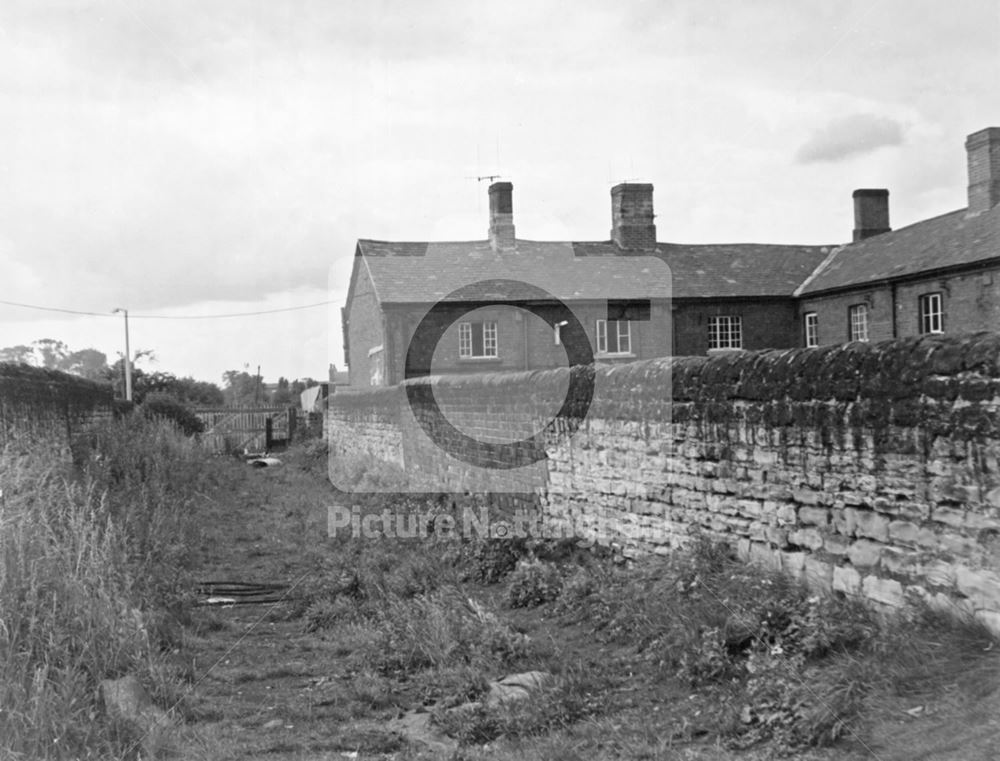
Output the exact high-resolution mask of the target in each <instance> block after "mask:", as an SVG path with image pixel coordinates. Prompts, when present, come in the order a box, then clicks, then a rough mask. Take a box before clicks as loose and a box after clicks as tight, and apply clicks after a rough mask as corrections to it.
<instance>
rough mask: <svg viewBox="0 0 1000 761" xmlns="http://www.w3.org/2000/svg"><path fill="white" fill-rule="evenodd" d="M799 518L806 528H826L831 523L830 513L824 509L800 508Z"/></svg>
mask: <svg viewBox="0 0 1000 761" xmlns="http://www.w3.org/2000/svg"><path fill="white" fill-rule="evenodd" d="M798 517H799V523H801V524H802V525H804V526H826V525H827V524H828V523H829V522H830V511H829V510H827V509H826V508H823V507H800V508H799V513H798Z"/></svg>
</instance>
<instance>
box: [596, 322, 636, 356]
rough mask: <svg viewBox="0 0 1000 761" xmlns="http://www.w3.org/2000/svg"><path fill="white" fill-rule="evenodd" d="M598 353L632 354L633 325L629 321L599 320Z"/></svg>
mask: <svg viewBox="0 0 1000 761" xmlns="http://www.w3.org/2000/svg"><path fill="white" fill-rule="evenodd" d="M597 353H598V354H631V353H632V323H631V322H629V321H628V320H598V321H597Z"/></svg>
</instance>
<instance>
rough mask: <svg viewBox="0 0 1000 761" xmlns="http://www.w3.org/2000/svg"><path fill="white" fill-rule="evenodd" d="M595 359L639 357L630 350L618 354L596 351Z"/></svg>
mask: <svg viewBox="0 0 1000 761" xmlns="http://www.w3.org/2000/svg"><path fill="white" fill-rule="evenodd" d="M594 359H637V357H636V355H635V354H633V353H632V352H630V351H626V352H620V353H618V354H608V353H607V352H604V353H595V354H594Z"/></svg>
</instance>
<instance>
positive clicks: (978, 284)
mask: <svg viewBox="0 0 1000 761" xmlns="http://www.w3.org/2000/svg"><path fill="white" fill-rule="evenodd" d="M925 293H940V294H941V300H942V305H943V308H944V330H945V333H969V332H972V331H977V330H996V329H997V328H998V326H1000V268H998V267H993V268H989V269H984V270H982V271H979V272H972V273H966V274H960V275H948V276H945V277H938V278H928V279H925V280H917V281H912V282H907V283H900V284H898V285H897V286H896V331H897V332H896V335H897V336H898V337H899V338H906V337H907V336H916V335H919V334H920V323H919V303H920V296H921V295H922V294H925ZM892 299H893V296H892V289H891V288H890V287H889V286H881V287H877V288H870V289H859V290H857V291H854V292H852V293H848V294H834V295H830V296H819V297H809V298H805V299H803V300H802V303H801V304H800V306H799V330H800V333H801V332H802V315H804V314H805V313H807V312H816V314H817V315H818V320H819V344H820V346H824V345H827V344H834V343H840V342H843V341H848V340H850V332H849V324H848V319H849V318H848V309H849V308H850V307H851V306H852V305H854V304H867V305H868V333H869V337H870V340H871V341H873V342H874V341H887V340H889V339H891V338H892V337H893V335H892ZM803 342H804V338H800V339H799V343H803Z"/></svg>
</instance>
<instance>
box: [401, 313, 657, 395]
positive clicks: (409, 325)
mask: <svg viewBox="0 0 1000 761" xmlns="http://www.w3.org/2000/svg"><path fill="white" fill-rule="evenodd" d="M539 309H540V310H541V314H549V315H551V314H554V313H555V311H556V310H555V308H554V307H553V308H547V307H546V306H545V305H542V306H541V307H539ZM572 310H573V313H574V314H575V315H576V316H577V318H578V319H579V320H580V323H581V324H582V325H583V327H584V330H585V332H586V334H587V337H588V338H589V340H590V348H591V351H593V352H594V353H595V358H596V359H597V360H598V361H600V362H609V363H621V362H629V361H634V360H635V359H645V358H653V357H665V356H669V355H670V351H671V338H672V335H671V312H670V308H669V304H668V303H667V302H666V301H654V302H652V303H651V304H650V310H649V319H648V320H633V321H632V324H631V329H630V330H631V344H632V352H631V353H630V354H628V355H624V356H597V355H596V347H597V320H598V319H607V317H608V306H607V304H606V303H596V302H595V303H592V304H581V303H577V304H573V305H572ZM425 314H426V310H424V309H423V308H404V307H400V308H390V309H388V310H387V324H388V326H389V327H388V333H389V346H390V347H391V349H390V360H389V361H390V365H391V368H392V370H391V372H390V373H389V377H390V379H391V380H392V382H400V381H402V380H403V377H404V368H405V358H406V352H407V350H408V348H409V346H410V344H411V342H413V340H414V336H415V334H416V330H417V326H418V325H419V324H420V322H421V320H422V319H423V317H424V315H425ZM484 320H495V321H496V322H497V331H498V346H497V349H498V351H497V354H498V356H497V357H496V358H483V359H469V358H462V357H460V356H459V327H458V325H459V323H460V322H464V321H470V322H475V321H484ZM438 322H439V323H440V324H445V323H450V326H449V327H448V328H447V330H446V331H445V332H444V335H443V337H442V338H441V340H440V341H439V342H438V343H437V346H436V348H434V347H430V346H429V345H428V346H427V351H428V352H432V356H433V358H434V360H433V364H432V367H431V368H430V370H431V372H432V373H435V374H440V373H446V374H470V373H482V372H494V371H495V372H500V371H514V370H524V369H547V368H555V367H565V366H567V364H568V359H567V353H566V348H565V341H566V340H568V338H567V336H566V334H565V333H564V334H563V341H562V345H556V343H555V339H554V335H553V329H552V328H551V327H550V326H549V324H548V323H547V322H546V321H545V320H543V319H542V317H541V316H536V315H535V314H532V313H530V312H528V311H526V310H523V309H520V308H516V307H508V306H502V305H501V306H489V307H482V308H479V309H476V310H474V311H471V312H467V313H466V312H464V307H458V306H456V307H455V308H454V309H449V310H446V311H443V312H441V314H440V318H439V320H438ZM417 340H426V341H428V342H431V341H432V340H433V336H432V335H431V334H430V333H428V334H426V337H425V338H424V337H422V338H419V339H417Z"/></svg>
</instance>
